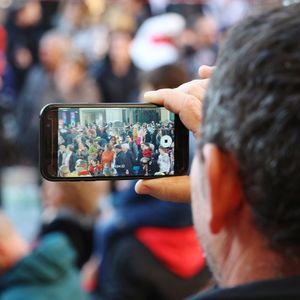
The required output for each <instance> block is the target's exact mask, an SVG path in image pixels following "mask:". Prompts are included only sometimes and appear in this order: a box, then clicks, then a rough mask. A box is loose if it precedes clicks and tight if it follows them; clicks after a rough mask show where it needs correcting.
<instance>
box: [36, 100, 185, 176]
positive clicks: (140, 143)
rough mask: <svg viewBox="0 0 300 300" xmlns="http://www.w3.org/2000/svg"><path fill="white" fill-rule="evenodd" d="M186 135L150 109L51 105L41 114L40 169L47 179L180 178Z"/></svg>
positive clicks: (170, 116) (171, 118) (166, 115)
mask: <svg viewBox="0 0 300 300" xmlns="http://www.w3.org/2000/svg"><path fill="white" fill-rule="evenodd" d="M187 145H188V132H187V130H186V129H185V128H184V126H183V125H182V124H181V122H180V120H179V118H178V116H176V115H175V114H174V113H171V112H169V111H168V110H166V109H165V108H164V107H158V106H155V105H149V104H122V105H121V104H119V105H118V104H111V105H108V104H102V105H101V104H99V105H87V104H82V105H80V104H77V105H61V104H60V105H49V106H47V107H46V108H44V109H43V111H42V114H41V139H40V149H41V155H40V166H41V173H42V175H43V176H44V177H45V178H47V179H49V180H96V179H129V178H153V177H158V176H172V175H181V174H183V173H184V172H185V171H186V168H187V165H188V162H187V160H188V153H187V152H188V150H185V149H188V146H187Z"/></svg>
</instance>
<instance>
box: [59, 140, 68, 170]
mask: <svg viewBox="0 0 300 300" xmlns="http://www.w3.org/2000/svg"><path fill="white" fill-rule="evenodd" d="M65 159H66V146H65V145H63V144H62V145H59V149H58V167H60V166H62V165H63V164H64V162H65Z"/></svg>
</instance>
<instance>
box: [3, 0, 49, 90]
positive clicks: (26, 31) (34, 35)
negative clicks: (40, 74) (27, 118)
mask: <svg viewBox="0 0 300 300" xmlns="http://www.w3.org/2000/svg"><path fill="white" fill-rule="evenodd" d="M41 21H42V9H41V3H40V1H37V0H29V1H17V3H14V4H13V5H12V8H11V10H10V11H9V13H8V16H7V21H6V24H5V27H6V30H7V32H8V33H9V34H8V45H7V46H8V47H7V58H8V62H9V64H10V65H11V67H12V70H13V73H14V78H15V88H16V94H17V95H19V93H20V92H21V91H22V88H23V85H24V83H25V82H26V77H27V75H28V72H29V71H30V69H31V68H32V67H33V66H34V65H35V64H37V63H38V62H39V55H38V48H39V40H40V38H41V36H42V34H43V26H42V24H41Z"/></svg>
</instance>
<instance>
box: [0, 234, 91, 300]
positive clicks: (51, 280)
mask: <svg viewBox="0 0 300 300" xmlns="http://www.w3.org/2000/svg"><path fill="white" fill-rule="evenodd" d="M73 260H74V251H73V249H72V248H71V247H70V245H69V242H68V241H67V239H66V238H65V237H64V236H63V235H60V234H53V235H51V236H50V235H49V236H48V237H47V238H45V239H44V240H43V241H42V243H41V244H40V245H39V246H38V247H37V248H36V249H35V250H34V251H33V252H32V253H31V254H30V255H28V256H26V257H24V258H23V259H22V260H20V261H19V262H18V263H17V264H16V265H15V266H14V267H13V268H12V269H10V270H9V271H7V272H6V273H5V274H3V275H1V276H0V299H1V300H21V299H26V300H27V299H30V300H53V299H55V300H70V299H72V300H84V299H87V296H86V295H85V294H84V293H83V291H82V290H81V289H80V280H79V274H78V272H77V271H76V270H75V269H74V267H73Z"/></svg>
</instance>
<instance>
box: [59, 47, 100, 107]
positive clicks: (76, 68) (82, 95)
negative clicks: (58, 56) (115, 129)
mask: <svg viewBox="0 0 300 300" xmlns="http://www.w3.org/2000/svg"><path fill="white" fill-rule="evenodd" d="M54 79H55V83H56V85H57V88H58V90H59V91H60V93H61V97H62V99H63V100H64V102H70V103H76V102H78V103H83V102H88V103H98V102H99V101H100V99H101V97H100V93H99V88H98V86H97V84H96V81H95V80H94V79H93V78H92V77H91V76H89V74H88V62H87V59H86V58H85V56H84V55H83V54H81V53H79V52H73V53H70V54H68V55H67V57H66V58H65V59H64V60H63V62H62V63H61V64H60V66H59V68H58V69H57V72H56V73H55V77H54Z"/></svg>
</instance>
